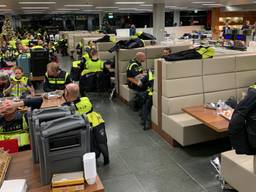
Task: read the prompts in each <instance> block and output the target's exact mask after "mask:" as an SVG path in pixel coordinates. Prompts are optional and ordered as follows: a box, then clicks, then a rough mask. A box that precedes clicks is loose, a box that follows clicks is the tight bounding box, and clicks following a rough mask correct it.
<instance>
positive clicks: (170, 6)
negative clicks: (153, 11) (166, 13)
mask: <svg viewBox="0 0 256 192" xmlns="http://www.w3.org/2000/svg"><path fill="white" fill-rule="evenodd" d="M165 8H177V6H165Z"/></svg>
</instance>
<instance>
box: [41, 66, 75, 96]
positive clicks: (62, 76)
mask: <svg viewBox="0 0 256 192" xmlns="http://www.w3.org/2000/svg"><path fill="white" fill-rule="evenodd" d="M69 83H71V79H70V75H69V74H68V73H67V72H66V71H63V70H61V68H60V65H59V64H58V63H55V62H51V63H49V64H48V65H47V72H46V73H45V78H44V85H43V89H44V91H45V92H50V91H56V90H63V89H65V85H67V84H69Z"/></svg>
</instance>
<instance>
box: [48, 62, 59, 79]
mask: <svg viewBox="0 0 256 192" xmlns="http://www.w3.org/2000/svg"><path fill="white" fill-rule="evenodd" d="M59 73H60V65H59V64H58V63H56V62H51V63H48V65H47V74H48V75H49V76H51V77H57V76H58V75H59Z"/></svg>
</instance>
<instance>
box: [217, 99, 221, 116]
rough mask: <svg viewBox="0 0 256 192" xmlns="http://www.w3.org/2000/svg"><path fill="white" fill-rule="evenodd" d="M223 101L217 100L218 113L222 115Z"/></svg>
mask: <svg viewBox="0 0 256 192" xmlns="http://www.w3.org/2000/svg"><path fill="white" fill-rule="evenodd" d="M222 103H223V102H222V101H221V100H219V101H218V102H217V108H216V112H217V115H220V114H221V112H222V105H223V104H222Z"/></svg>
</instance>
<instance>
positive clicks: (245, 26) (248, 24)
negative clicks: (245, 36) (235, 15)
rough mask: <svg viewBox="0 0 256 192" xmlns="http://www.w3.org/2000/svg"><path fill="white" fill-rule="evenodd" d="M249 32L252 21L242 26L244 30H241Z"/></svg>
mask: <svg viewBox="0 0 256 192" xmlns="http://www.w3.org/2000/svg"><path fill="white" fill-rule="evenodd" d="M246 29H247V30H248V29H251V24H250V21H249V20H247V21H246V22H245V24H243V26H242V28H241V30H246Z"/></svg>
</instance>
